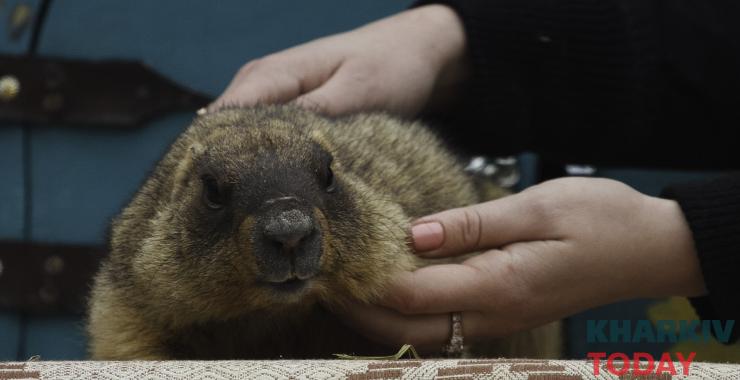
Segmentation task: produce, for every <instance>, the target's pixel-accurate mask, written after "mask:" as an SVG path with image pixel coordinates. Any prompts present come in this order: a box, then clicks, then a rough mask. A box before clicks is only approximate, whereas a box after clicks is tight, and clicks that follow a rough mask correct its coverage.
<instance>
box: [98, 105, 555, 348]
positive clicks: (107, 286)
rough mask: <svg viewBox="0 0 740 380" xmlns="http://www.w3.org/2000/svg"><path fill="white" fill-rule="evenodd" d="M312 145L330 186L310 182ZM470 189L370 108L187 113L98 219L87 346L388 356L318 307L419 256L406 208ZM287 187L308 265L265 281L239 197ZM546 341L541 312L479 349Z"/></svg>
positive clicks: (468, 199)
mask: <svg viewBox="0 0 740 380" xmlns="http://www.w3.org/2000/svg"><path fill="white" fill-rule="evenodd" d="M326 154H330V155H331V156H333V162H332V163H331V168H332V170H333V172H334V177H335V178H336V183H337V186H338V187H337V191H336V192H335V193H332V194H328V193H326V192H324V191H323V189H322V187H321V186H320V185H319V182H320V181H319V180H317V181H316V182H313V180H312V178H314V177H313V176H316V175H320V174H316V173H321V171H322V170H324V169H323V168H322V166H321V162H322V161H321V160H322V158H321V157H324V156H325V155H326ZM203 173H210V174H213V175H215V176H216V177H217V178H219V180H220V181H222V182H224V183H226V184H228V186H230V188H231V189H232V190H231V195H232V197H233V199H232V200H231V202H233V204H230V205H229V206H227V208H225V209H224V210H220V211H218V212H214V211H213V210H209V209H206V208H205V207H204V206H203V205H202V203H203V202H202V195H201V192H202V191H203V185H202V184H201V176H202V175H203ZM478 190H479V189H478V188H477V187H476V186H474V184H473V181H472V179H471V178H469V177H468V176H467V175H466V174H465V173H464V172H463V171H462V169H461V166H460V165H459V164H458V163H457V162H456V160H455V158H454V157H453V156H452V155H451V154H450V153H448V152H447V150H445V148H444V147H443V146H442V144H441V143H440V141H439V140H438V139H437V138H435V136H433V135H432V134H431V133H430V132H429V131H428V130H427V129H425V128H424V127H423V126H422V125H420V124H417V123H406V122H401V121H399V120H396V119H393V118H391V117H388V116H386V115H383V114H361V115H355V116H351V117H347V118H341V119H327V118H323V117H320V116H317V115H316V114H314V113H312V112H309V111H305V110H301V109H298V108H293V107H287V106H269V107H257V108H250V109H239V108H235V109H226V110H222V111H219V112H217V113H214V114H210V115H206V116H203V117H200V118H198V119H196V120H195V122H194V123H193V125H192V126H191V127H190V128H189V129H188V130H187V131H186V132H185V133H184V134H183V135H182V136H181V137H180V138H179V139H178V140H177V141H176V142H175V143H174V144H173V146H172V147H171V148H170V150H169V152H168V153H167V154H166V155H165V157H164V158H163V159H162V161H161V162H160V163H159V164H158V166H157V167H156V169H155V170H154V172H153V173H152V175H151V176H150V178H149V179H148V180H147V181H146V183H145V184H144V185H143V187H142V188H141V190H140V191H139V192H138V193H137V194H136V196H135V198H134V199H133V201H132V202H131V203H130V204H129V206H128V207H127V208H126V209H125V210H124V211H123V212H122V214H121V215H120V216H119V217H118V218H117V219H116V220H115V221H114V223H113V229H112V238H111V255H110V257H109V258H108V259H107V260H106V261H105V262H104V264H103V266H102V268H101V270H100V272H99V274H98V275H97V277H96V279H95V285H94V288H93V292H92V297H91V300H90V309H89V324H88V332H89V335H90V350H91V354H92V356H93V358H95V359H170V358H182V359H189V358H199V359H215V358H223V359H229V358H280V357H285V358H287V357H295V358H310V357H329V356H330V354H331V353H339V352H342V353H356V354H365V355H366V354H388V353H390V352H392V351H393V350H394V348H392V347H383V346H381V345H377V344H372V343H370V342H368V341H366V340H365V339H364V338H362V337H361V336H359V335H357V334H356V333H354V332H352V331H351V330H349V329H348V328H346V327H344V325H343V324H342V323H341V321H338V320H337V319H336V318H335V317H334V316H333V315H332V314H331V313H330V312H328V311H326V310H327V308H328V309H331V308H332V307H334V306H338V305H341V304H343V303H346V302H347V301H350V300H360V301H363V302H372V301H374V300H376V299H377V298H378V297H379V296H380V295H381V294H382V293H383V291H384V286H385V284H387V282H388V280H389V279H390V278H391V276H392V275H394V274H395V273H398V272H399V271H403V270H411V269H413V268H417V267H419V266H421V265H424V263H423V262H422V261H421V260H419V259H417V258H415V256H414V255H413V254H411V253H410V252H409V248H408V237H407V231H408V228H409V222H410V220H411V219H412V218H416V217H419V216H423V215H426V214H430V213H433V212H437V211H440V210H444V209H448V208H452V207H458V206H463V205H469V204H472V203H476V202H479V201H481V200H482V199H481V197H480V195H479V193H478ZM489 190H490V189H489ZM295 194H301V196H303V197H308V198H310V199H312V204H313V205H314V207H313V212H314V215H313V216H314V218H315V220H316V221H317V223H318V224H319V228H320V230H321V231H322V235H321V246H322V249H323V254H322V256H321V258H320V268H321V272H320V274H319V275H317V276H316V277H314V278H313V279H312V280H311V282H310V285H309V286H308V288H307V289H305V290H304V291H301V292H297V293H285V294H276V293H275V292H274V291H272V290H271V289H268V288H265V287H264V286H260V284H259V283H258V282H257V281H256V277H257V274H258V271H259V265H258V263H257V262H256V260H255V257H254V254H253V250H254V249H255V248H254V247H255V242H254V236H255V235H254V229H255V223H256V219H255V218H258V216H257V215H256V213H257V211H255V209H254V207H253V206H254V204H255V203H259V202H261V200H263V199H266V197H275V196H285V195H295ZM322 305H323V306H322ZM559 349H560V340H559V329H558V325H557V324H553V325H550V326H546V327H543V328H540V329H537V330H535V331H533V332H525V333H521V334H517V335H515V336H512V337H509V338H506V339H502V340H500V341H497V342H496V343H495V349H494V350H493V351H488V352H487V354H488V355H496V356H499V355H504V356H528V357H543V356H549V357H553V356H557V355H558V352H559Z"/></svg>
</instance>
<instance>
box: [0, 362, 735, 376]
mask: <svg viewBox="0 0 740 380" xmlns="http://www.w3.org/2000/svg"><path fill="white" fill-rule="evenodd" d="M674 365H675V368H676V370H677V371H678V374H677V375H673V376H671V375H670V374H667V373H664V374H662V375H660V376H656V375H655V374H653V375H651V376H643V377H639V376H636V375H634V374H633V373H632V372H631V371H628V372H626V373H624V374H622V375H621V376H618V375H615V374H612V373H610V372H609V371H607V370H606V366H603V365H602V366H601V367H602V368H600V371H599V372H600V373H599V375H598V376H595V375H594V366H593V362H592V361H586V360H528V359H491V360H398V361H367V360H279V361H128V362H105V361H58V362H54V361H35V362H15V363H12V362H6V363H0V380H8V379H98V380H100V379H124V380H127V379H152V380H155V379H157V380H158V379H167V380H169V379H213V380H220V379H311V380H314V379H350V380H371V379H373V380H374V379H378V380H384V379H440V380H458V379H459V380H462V379H511V380H515V379H516V380H519V379H522V380H577V379H592V378H598V379H620V380H624V379H633V378H634V379H637V378H639V379H644V380H645V379H654V380H658V379H660V380H663V379H712V380H717V379H740V365H736V364H718V363H692V364H691V367H690V370H689V375H688V376H686V375H684V374H683V373H682V372H683V371H682V367H681V365H680V363H678V362H676V363H674Z"/></svg>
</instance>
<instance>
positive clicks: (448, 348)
mask: <svg viewBox="0 0 740 380" xmlns="http://www.w3.org/2000/svg"><path fill="white" fill-rule="evenodd" d="M450 320H451V322H452V334H450V343H448V344H445V345H444V347H442V353H443V354H444V355H445V356H447V357H460V355H462V352H463V348H464V346H463V329H462V313H461V312H455V313H450Z"/></svg>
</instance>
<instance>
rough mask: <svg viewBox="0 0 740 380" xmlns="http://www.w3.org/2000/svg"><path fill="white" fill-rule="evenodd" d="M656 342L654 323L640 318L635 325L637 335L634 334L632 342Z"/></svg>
mask: <svg viewBox="0 0 740 380" xmlns="http://www.w3.org/2000/svg"><path fill="white" fill-rule="evenodd" d="M640 342H645V343H655V332H654V331H653V325H652V324H650V321H648V320H647V319H640V320H639V321H637V326H635V335H633V336H632V343H640Z"/></svg>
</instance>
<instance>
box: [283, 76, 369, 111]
mask: <svg viewBox="0 0 740 380" xmlns="http://www.w3.org/2000/svg"><path fill="white" fill-rule="evenodd" d="M345 70H346V69H345V68H344V67H340V68H339V70H338V71H337V72H336V73H335V74H334V75H333V76H332V77H331V78H329V79H328V80H327V81H326V82H325V83H323V84H322V85H321V86H320V87H318V88H316V89H315V90H313V91H310V92H308V93H306V94H303V95H301V96H299V97H298V98H297V99H296V103H297V104H298V105H299V106H301V107H305V108H308V109H313V110H316V111H318V112H321V113H324V114H327V115H333V116H337V115H342V114H346V113H350V112H354V111H359V110H365V111H367V110H369V109H370V108H372V100H371V94H368V93H367V91H364V92H363V93H360V91H359V90H358V89H359V88H361V87H362V84H361V83H358V82H356V81H352V80H350V79H349V77H350V76H349V75H347V74H345V72H344V71H345Z"/></svg>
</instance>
